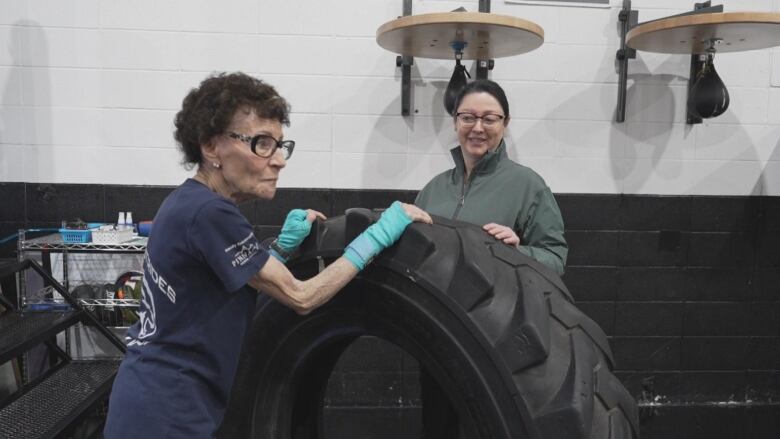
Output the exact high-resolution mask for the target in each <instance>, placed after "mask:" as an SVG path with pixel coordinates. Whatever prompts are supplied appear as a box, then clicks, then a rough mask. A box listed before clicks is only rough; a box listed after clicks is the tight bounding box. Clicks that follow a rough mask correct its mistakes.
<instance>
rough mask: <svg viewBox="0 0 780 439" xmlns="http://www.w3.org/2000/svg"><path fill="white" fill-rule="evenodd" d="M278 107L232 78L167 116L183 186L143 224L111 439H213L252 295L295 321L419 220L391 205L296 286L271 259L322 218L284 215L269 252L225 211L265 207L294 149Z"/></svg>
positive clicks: (268, 91) (243, 79)
mask: <svg viewBox="0 0 780 439" xmlns="http://www.w3.org/2000/svg"><path fill="white" fill-rule="evenodd" d="M288 111H289V106H288V104H287V102H286V101H285V100H284V99H283V98H282V97H281V96H279V95H278V94H277V93H276V90H274V88H273V87H271V86H270V85H268V84H265V83H263V82H262V81H260V80H257V79H255V78H252V77H250V76H247V75H245V74H242V73H234V74H227V75H226V74H222V75H217V76H213V77H210V78H207V79H206V80H204V81H203V82H202V83H201V84H200V86H199V87H198V88H196V89H193V90H192V91H190V93H189V94H188V95H187V97H186V98H185V99H184V102H183V105H182V109H181V111H180V112H179V113H178V114H177V115H176V122H175V124H176V134H175V136H176V140H177V141H178V143H179V145H180V147H181V151H182V152H183V155H184V162H185V164H188V165H191V166H193V167H197V172H196V174H195V176H194V177H193V178H190V179H188V180H186V181H185V182H184V183H182V184H181V186H179V187H178V188H176V189H175V190H174V191H173V192H172V193H171V194H170V195H169V196H168V197H167V198H166V199H165V201H164V202H163V203H162V205H161V206H160V209H159V211H158V212H157V215H156V216H155V218H154V233H153V235H152V236H151V237H150V239H149V243H148V247H147V252H146V255H145V258H144V278H143V298H142V301H141V307H140V310H139V316H140V320H139V322H138V323H137V324H136V325H134V326H133V327H132V328H130V330H129V331H128V337H127V338H128V341H129V342H128V350H127V354H126V356H125V358H124V360H123V361H122V365H121V366H120V368H119V372H118V374H117V377H116V380H115V382H114V387H113V390H112V393H111V398H110V402H109V412H108V419H107V422H106V427H105V436H106V438H107V439H113V438H142V437H143V438H213V437H214V433H215V431H216V429H217V427H218V426H219V424H220V423H221V420H222V416H223V413H224V410H225V407H226V404H227V401H228V397H229V391H230V387H231V384H232V381H233V378H234V374H235V371H236V366H237V362H238V357H239V351H240V347H241V343H242V339H243V336H244V332H245V329H246V327H247V324H248V322H249V321H250V319H251V317H252V313H253V310H254V300H255V297H256V295H257V293H258V292H261V293H265V294H268V295H270V296H272V297H273V298H274V299H276V300H278V301H279V302H281V303H282V304H284V305H286V306H289V307H290V308H292V309H293V310H295V311H296V312H298V313H301V314H305V313H308V312H310V311H311V310H313V309H315V308H316V307H318V306H320V305H322V304H323V303H325V302H327V301H328V300H329V299H330V298H331V297H333V296H334V295H335V294H336V293H337V292H338V291H339V290H340V289H341V288H342V287H343V286H344V285H345V284H346V283H348V282H349V281H350V280H351V279H352V278H353V277H354V276H355V275H356V274H357V273H358V272H359V271H360V270H361V269H362V268H363V267H364V266H365V265H366V264H367V263H368V262H369V261H370V260H371V259H372V258H373V256H375V255H376V254H377V253H379V252H380V251H382V250H383V249H384V248H385V247H387V246H389V245H391V244H392V243H393V242H395V241H396V240H397V239H398V238H399V237H400V235H401V234H402V233H403V231H404V229H405V228H406V226H407V225H408V224H409V223H411V222H412V221H422V222H427V223H430V222H431V219H430V216H428V214H427V213H425V212H424V211H422V210H420V209H419V208H417V207H415V206H413V205H406V204H402V203H399V202H395V203H393V204H392V205H391V207H390V208H389V209H387V210H386V211H385V212H384V213H383V214H382V217H381V218H380V220H379V221H378V222H377V223H375V224H374V225H372V226H371V227H369V228H368V229H367V230H366V231H365V232H363V234H361V235H360V236H358V237H357V238H356V239H355V240H354V241H353V242H352V243H350V244H349V246H347V249H346V250H345V252H344V256H342V257H341V258H339V259H338V260H336V261H335V262H334V263H333V264H331V265H329V266H328V267H327V268H326V269H325V270H323V271H322V272H321V273H320V274H318V275H317V276H315V277H313V278H311V279H308V280H306V281H299V280H297V279H296V278H295V277H293V275H292V274H291V273H290V272H289V271H288V270H287V268H286V267H285V265H284V264H283V261H284V259H285V256H286V255H287V254H288V253H289V252H291V251H294V250H295V249H296V248H297V246H298V245H299V244H300V243H301V241H302V240H303V239H304V238H305V237H306V236H307V235H308V233H309V230H310V228H311V223H312V222H313V221H314V220H315V219H317V218H324V216H323V215H322V214H321V213H319V212H316V211H313V210H308V211H303V210H300V209H296V210H294V211H292V212H291V213H290V214H289V215H288V217H287V220H286V221H285V224H284V225H283V227H282V232H281V234H280V236H279V237H278V239H277V240H276V241H275V242H274V244H273V245H272V249H271V250H270V251H266V250H264V249H263V248H262V247H261V246H260V243H259V242H258V240H257V239H256V238H255V235H254V233H253V229H252V226H251V225H250V224H249V223H248V222H247V220H246V219H245V218H244V217H243V216H242V215H241V213H240V212H239V210H238V207H237V204H238V203H241V202H244V201H249V200H253V199H258V198H259V199H265V200H270V199H272V198H273V197H274V193H275V192H276V182H277V180H278V178H279V173H280V172H281V170H282V169H283V168H284V167H285V165H286V163H287V160H288V159H289V158H290V156H291V155H292V152H293V148H294V146H295V142H293V141H291V140H283V139H284V136H283V132H282V125H289V120H288Z"/></svg>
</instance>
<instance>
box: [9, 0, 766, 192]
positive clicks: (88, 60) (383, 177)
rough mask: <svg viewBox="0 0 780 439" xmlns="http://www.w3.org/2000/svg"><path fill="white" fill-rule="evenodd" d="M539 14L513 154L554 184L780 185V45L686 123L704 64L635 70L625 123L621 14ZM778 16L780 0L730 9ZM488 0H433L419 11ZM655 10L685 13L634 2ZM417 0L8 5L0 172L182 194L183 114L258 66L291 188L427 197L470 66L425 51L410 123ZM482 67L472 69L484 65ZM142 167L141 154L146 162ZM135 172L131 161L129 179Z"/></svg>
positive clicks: (659, 61)
mask: <svg viewBox="0 0 780 439" xmlns="http://www.w3.org/2000/svg"><path fill="white" fill-rule="evenodd" d="M492 3H493V4H492V11H493V12H495V13H500V14H508V15H513V16H517V17H520V18H525V19H529V20H532V21H534V22H536V23H538V24H540V25H541V26H543V28H544V30H545V44H544V45H543V46H542V47H541V48H540V49H538V50H536V51H534V52H531V53H529V54H525V55H520V56H516V57H511V58H503V59H497V60H496V66H495V69H494V70H493V72H492V73H491V77H492V78H493V79H495V80H497V81H499V82H500V83H501V84H502V85H503V87H504V89H505V90H506V91H507V94H508V97H509V100H510V113H511V116H512V119H511V121H510V123H509V128H508V130H507V145H508V150H509V154H510V155H511V156H512V157H513V158H515V159H516V160H518V161H520V162H521V163H524V164H526V165H528V166H530V167H532V168H533V169H535V170H536V171H537V172H538V173H539V174H541V175H542V176H543V177H544V178H545V179H546V181H547V182H548V184H549V185H550V187H551V188H552V189H553V190H554V191H556V192H578V193H581V192H590V193H641V194H674V195H677V194H708V195H749V194H768V195H780V165H778V162H780V49H777V48H776V49H769V50H759V51H751V52H744V53H736V54H722V55H718V56H717V57H716V68H717V69H718V72H719V73H720V75H721V77H722V78H723V80H724V81H725V82H726V84H727V86H728V89H729V92H730V94H731V98H732V103H731V107H730V108H729V110H728V111H727V112H726V113H725V114H724V115H723V116H721V117H719V118H717V119H713V120H710V121H706V122H705V123H704V124H701V125H695V126H689V125H686V124H685V123H684V118H685V102H686V99H687V83H688V81H687V79H688V78H687V77H688V71H689V60H690V58H689V57H687V56H679V55H664V54H652V53H645V52H639V53H638V56H637V58H636V59H635V60H631V61H630V63H629V69H630V70H629V71H630V75H629V81H628V90H627V98H628V105H627V110H626V119H627V122H626V123H624V124H618V123H616V122H614V116H615V106H616V100H617V71H616V69H615V63H614V55H615V50H616V49H617V47H618V45H619V34H618V31H617V29H618V27H617V15H618V13H619V10H620V7H621V5H622V2H621V1H618V0H612V1H611V2H610V4H611V7H610V8H604V9H592V8H565V7H564V8H562V7H554V6H540V5H518V4H510V3H507V2H502V1H494V2H492ZM723 3H724V5H725V8H726V10H727V11H737V10H758V11H772V10H774V11H780V1H778V0H725V1H724V2H723ZM459 6H464V7H466V8H467V9H468V10H471V11H476V10H477V9H478V2H477V1H476V0H469V1H462V2H455V1H446V0H445V1H442V0H415V1H414V2H413V11H414V13H426V12H442V11H449V10H452V9H455V8H457V7H459ZM633 6H634V8H635V9H638V10H639V11H640V20H641V21H645V20H650V19H654V18H660V17H663V16H667V15H671V14H676V13H680V12H685V11H687V10H689V9H690V8H691V7H692V4H691V5H689V4H685V5H681V3H680V2H679V1H676V0H634V2H633ZM401 8H402V2H401V1H400V0H372V1H371V2H366V1H364V0H301V1H295V2H290V1H286V0H266V1H263V2H258V1H256V0H225V1H221V2H213V1H208V0H194V1H192V0H186V1H185V0H154V1H152V0H138V1H133V2H128V1H122V0H104V1H103V0H100V1H99V0H77V1H72V2H61V1H57V0H35V1H26V0H6V1H4V2H3V7H2V8H0V41H3V42H4V44H3V45H2V47H0V87H2V88H0V181H25V182H55V183H111V184H148V185H175V184H179V183H180V182H181V181H182V180H183V179H184V178H186V177H187V176H188V175H190V174H191V171H187V170H185V169H184V168H182V167H181V166H180V164H179V162H180V157H179V153H178V151H177V149H176V145H175V143H174V141H173V138H172V132H173V117H174V116H175V114H176V111H177V110H178V109H179V107H180V105H181V101H182V99H183V97H184V96H185V94H186V93H187V91H188V90H189V89H191V88H192V87H194V86H195V85H197V84H198V83H199V82H200V81H201V80H202V79H203V78H204V77H206V76H207V75H209V74H211V73H212V72H219V71H235V70H241V71H245V72H247V73H250V74H252V75H255V76H257V77H259V78H261V79H263V80H265V81H267V82H269V83H271V84H273V85H274V86H275V87H276V88H277V89H278V90H279V92H280V93H281V94H282V95H283V96H285V97H286V98H287V99H288V100H289V102H290V104H291V106H292V111H293V113H292V115H291V122H292V125H291V126H290V127H289V128H286V131H285V134H286V137H287V138H290V139H294V140H296V142H297V144H296V150H295V154H294V156H293V159H292V160H290V162H289V163H288V166H287V168H286V169H285V170H284V171H282V178H281V180H280V185H281V186H283V187H312V188H353V189H361V188H365V189H419V188H420V187H422V186H423V185H424V184H425V183H426V182H427V181H428V180H429V179H430V178H431V177H432V176H433V175H435V174H436V173H438V172H441V171H443V170H445V169H447V168H448V167H451V166H452V160H451V158H450V156H449V150H450V148H452V147H453V146H455V145H456V143H457V137H456V135H455V132H454V130H453V125H452V119H451V118H450V117H449V116H448V115H447V114H446V113H445V112H444V109H443V106H442V98H443V95H444V91H445V89H446V86H447V81H448V79H449V77H450V75H451V72H452V67H453V62H451V61H445V60H428V59H416V60H415V64H414V66H413V68H412V89H413V91H412V116H410V117H406V118H404V117H402V116H401V115H400V112H401V94H400V92H401V84H400V83H401V75H400V70H399V69H398V68H396V67H395V54H393V53H390V52H387V51H385V50H384V49H382V48H380V47H379V46H378V45H377V44H376V42H375V32H376V29H377V28H378V27H379V26H380V25H381V24H382V23H384V22H386V21H389V20H392V19H394V18H396V16H398V15H400V14H401V13H402V10H401ZM466 65H467V66H468V67H469V69H470V70H471V71H472V72H473V63H472V62H468V61H467V62H466ZM129 164H131V165H129ZM117 169H121V170H122V171H121V172H118V171H117Z"/></svg>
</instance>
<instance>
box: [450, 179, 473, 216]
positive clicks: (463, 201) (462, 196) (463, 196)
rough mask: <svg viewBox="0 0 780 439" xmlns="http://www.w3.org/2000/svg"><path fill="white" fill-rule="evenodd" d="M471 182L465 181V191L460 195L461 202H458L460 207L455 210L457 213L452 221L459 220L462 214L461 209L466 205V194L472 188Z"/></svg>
mask: <svg viewBox="0 0 780 439" xmlns="http://www.w3.org/2000/svg"><path fill="white" fill-rule="evenodd" d="M469 180H471V179H469ZM469 180H466V179H464V180H463V189H462V190H461V193H460V201H458V207H456V208H455V213H453V214H452V219H454V220H456V219H458V214H459V213H460V209H461V208H462V207H463V205H464V204H465V203H466V194H468V192H469V188H470V187H471V182H470V181H469Z"/></svg>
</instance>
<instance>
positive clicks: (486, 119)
mask: <svg viewBox="0 0 780 439" xmlns="http://www.w3.org/2000/svg"><path fill="white" fill-rule="evenodd" d="M455 117H456V118H457V119H458V122H460V123H461V124H463V125H464V126H472V125H476V124H477V120H478V119H482V125H484V126H486V127H493V126H496V125H498V123H499V122H501V121H502V120H503V119H504V116H502V115H500V114H486V115H484V116H477V115H476V114H472V113H458V114H456V115H455Z"/></svg>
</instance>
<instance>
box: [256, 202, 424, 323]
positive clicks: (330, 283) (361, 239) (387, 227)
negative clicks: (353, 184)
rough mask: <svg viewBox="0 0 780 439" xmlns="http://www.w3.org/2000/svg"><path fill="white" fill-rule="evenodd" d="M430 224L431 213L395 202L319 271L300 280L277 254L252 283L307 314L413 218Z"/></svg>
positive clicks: (345, 282) (356, 272)
mask: <svg viewBox="0 0 780 439" xmlns="http://www.w3.org/2000/svg"><path fill="white" fill-rule="evenodd" d="M415 221H416V222H423V223H427V224H431V223H432V222H433V220H431V217H430V215H428V213H426V212H425V211H423V210H422V209H420V208H419V207H417V206H414V205H412V204H405V203H400V202H398V201H396V202H394V203H393V204H392V205H391V206H390V208H388V209H387V210H385V211H384V212H383V213H382V216H381V217H380V218H379V221H377V222H376V223H374V224H372V225H371V226H369V227H368V229H366V230H365V231H364V232H363V233H361V234H360V235H358V237H357V238H355V239H354V240H353V241H352V242H351V243H350V244H349V245H348V246H347V248H346V249H344V255H343V256H342V257H340V258H339V259H337V260H336V261H335V262H334V263H332V264H331V265H329V266H328V267H326V268H325V269H324V270H323V271H322V272H320V273H319V274H318V275H316V276H314V277H312V278H310V279H307V280H305V281H301V280H298V279H296V278H295V276H293V274H292V273H290V271H289V270H288V269H287V267H286V266H285V265H284V264H282V263H281V262H280V261H279V260H277V259H276V258H269V259H268V261H267V262H266V263H265V265H264V266H263V268H262V269H260V271H259V272H258V273H257V274H256V275H255V276H253V277H252V279H250V281H249V282H248V283H249V285H250V286H251V287H253V288H255V289H257V290H258V291H262V292H264V293H266V294H268V295H270V296H271V297H273V298H274V299H276V300H278V301H279V302H281V303H282V304H284V305H286V306H288V307H290V308H292V309H293V310H294V311H295V312H297V313H298V314H308V313H310V312H311V311H312V310H314V309H316V308H317V307H318V306H320V305H322V304H324V303H325V302H327V301H328V300H330V299H331V298H332V297H333V296H334V295H336V293H338V292H339V291H340V290H341V289H342V288H343V287H344V285H346V284H347V283H349V281H350V280H352V278H354V277H355V276H356V275H357V274H358V273H359V272H360V270H362V269H363V268H365V266H366V265H367V264H369V263H370V262H371V260H372V259H373V258H374V257H375V256H376V255H377V254H379V253H380V252H381V251H382V250H384V249H385V248H387V247H389V246H391V245H393V243H394V242H396V241H397V240H398V239H399V238H400V237H401V234H403V232H404V230H405V229H406V227H407V226H408V225H409V224H411V223H412V222H415Z"/></svg>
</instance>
